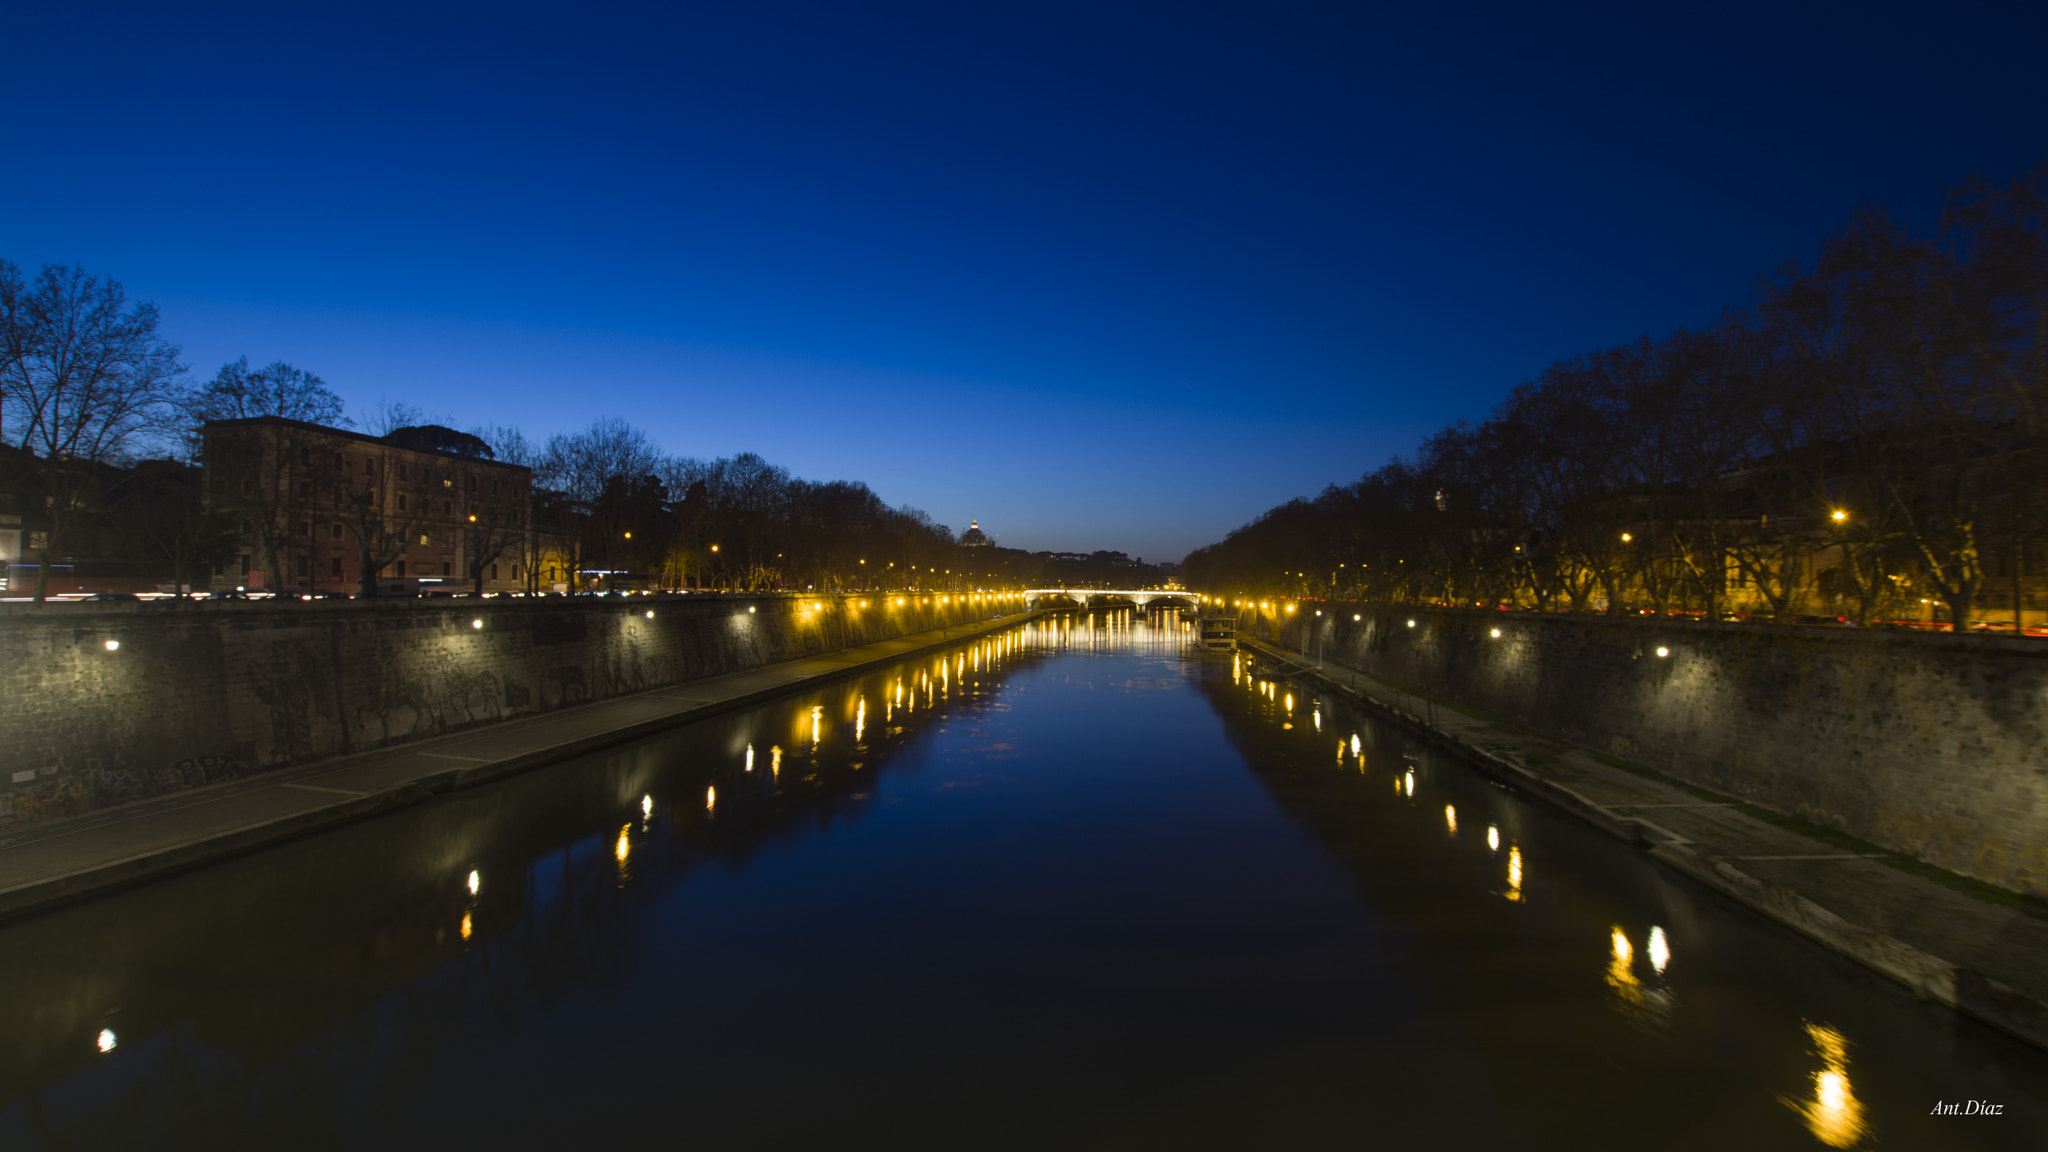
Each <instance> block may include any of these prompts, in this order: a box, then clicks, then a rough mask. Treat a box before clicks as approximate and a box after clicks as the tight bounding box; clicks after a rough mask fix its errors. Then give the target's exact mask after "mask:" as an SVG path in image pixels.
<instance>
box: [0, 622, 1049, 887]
mask: <svg viewBox="0 0 2048 1152" xmlns="http://www.w3.org/2000/svg"><path fill="white" fill-rule="evenodd" d="M1038 615H1039V613H1037V612H1029V611H1027V612H1019V613H1012V614H1010V615H1006V616H1002V617H998V618H996V619H992V620H983V621H977V622H974V623H969V624H956V625H953V626H951V627H949V628H943V629H936V630H933V631H928V632H920V633H916V634H914V635H910V636H905V637H901V638H898V639H893V640H884V641H879V642H876V643H871V644H864V645H860V646H858V647H854V648H846V649H841V650H839V651H835V652H827V653H824V654H822V655H817V656H810V657H806V658H803V659H797V660H785V661H782V662H780V663H775V664H768V665H764V666H762V667H758V668H752V669H748V670H745V671H741V672H733V673H729V674H726V675H722V676H713V677H707V678H703V679H698V680H692V681H688V682H685V683H682V684H676V685H671V686H668V687H664V688H657V689H652V690H649V691H646V692H639V693H634V694H631V695H624V696H614V697H609V698H606V699H602V700H598V701H595V702H593V703H589V704H583V705H578V706H574V707H569V708H562V709H558V710H555V711H550V712H546V713H542V714H539V715H533V716H526V717H521V718H518V719H513V720H507V721H504V722H501V723H497V724H490V725H485V726H482V727H476V728H469V729H465V730H463V731H461V732H458V733H453V734H450V735H446V736H440V737H434V738H430V739H423V740H418V741H414V742H410V743H406V744H402V745H397V746H393V747H385V748H380V749H377V750H374V751H370V752H363V753H358V754H356V755H353V756H342V757H336V758H331V759H325V760H320V761H317V762H315V763H311V764H306V765H303V766H298V767H290V768H279V769H275V770H272V771H268V772H262V773H259V774H257V775H254V776H251V777H248V778H245V779H242V780H235V781H229V782H226V783H221V784H216V785H213V786H210V787H207V788H203V789H195V790H191V791H186V792H179V793H175V794H172V795H169V796H163V797H159V798H156V799H151V800H144V801H140V802H137V803H132V804H126V805H122V806H120V807H118V808H111V809H106V810H102V811H97V812H92V813H88V814H85V815H80V816H75V817H70V818H65V819H57V820H48V821H42V822H38V823H35V824H31V825H27V826H24V827H21V828H19V829H17V830H12V831H10V832H9V833H8V834H6V835H4V836H0V919H5V918H10V917H16V916H22V915H26V914H30V913H34V912H38V911H42V910H45V909H48V908H52V907H56V906H58V905H61V904H67V903H71V902H74V901H78V900H83V899H87V898H89V897H92V896H97V895H101V894H103V893H106V892H110V891H113V890H115V889H119V888H126V887H131V886H134V885H137V884H143V883H147V882H149V881H151V880H155V879H158V878H160V877H163V876H166V875H169V874H171V873H174V872H179V871H183V870H186V869H190V868H195V867H198V866H200V865H203V864H206V863H209V862H212V861H215V860H219V859H222V858H225V857H228V856H234V855H239V854H242V853H245V852H253V851H255V850H257V849H260V848H264V847H266V846H269V845H273V844H278V843H282V842H284V841H287V840H292V839H296V838H298V837H302V836H310V835H313V834H315V833H318V832H322V831H325V830H327V829H330V828H334V827H337V826H339V825H342V824H347V823H350V822H352V821H356V820H362V819H366V818H368V817H371V816H375V815H378V814H379V813H383V812H389V811H392V810H394V809H398V808H403V807H407V806H410V805H413V804H419V803H423V802H425V801H427V800H430V799H432V798H434V797H436V796H439V795H441V794H443V793H446V792H452V791H455V790H457V789H461V788H469V787H474V786H476V785H480V784H486V783H489V782H491V781H494V780H499V779H502V778H504V777H506V776H510V775H513V774H515V773H519V772H524V771H527V770H529V769H533V768H539V767H543V766H545V765H548V764H555V763H559V762H561V761H563V760H567V759H570V758H572V757H575V756H580V755H582V754H584V753H586V752H590V751H593V750H595V749H599V748H604V747H607V746H609V745H614V744H622V743H625V742H627V741H631V740H636V739H639V738H640V737H643V736H648V735H651V734H653V733H656V732H660V731H663V730H665V729H668V728H673V727H677V726H679V725H683V724H687V723H690V722H691V721H694V720H698V719H701V718H703V717H706V716H711V715H715V714H718V713H721V712H730V711H736V710H738V709H741V708H746V707H749V706H752V705H754V704H758V703H760V702H762V701H765V700H769V699H772V698H774V697H777V696H779V695H782V694H784V693H786V692H790V691H793V690H796V689H799V688H803V687H806V686H809V685H813V684H818V683H823V682H827V681H831V680H836V679H841V678H844V677H846V676H850V675H854V674H856V673H859V672H862V671H865V670H867V669H869V668H873V667H876V666H878V665H884V664H889V663H892V662H894V661H897V660H901V659H904V658H906V657H910V656H915V655H917V654H918V653H921V652H925V651H928V650H931V649H935V648H942V647H946V646H949V645H953V644H958V643H960V642H962V641H965V640H969V639H973V638H974V637H977V636H982V635H986V634H988V633H991V632H998V631H1001V630H1003V629H1007V628H1013V627H1016V626H1017V625H1019V624H1022V623H1025V622H1027V621H1029V620H1031V619H1033V618H1035V617H1036V616H1038Z"/></svg>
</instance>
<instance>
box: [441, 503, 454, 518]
mask: <svg viewBox="0 0 2048 1152" xmlns="http://www.w3.org/2000/svg"><path fill="white" fill-rule="evenodd" d="M441 515H443V516H453V515H455V501H453V500H443V501H441Z"/></svg>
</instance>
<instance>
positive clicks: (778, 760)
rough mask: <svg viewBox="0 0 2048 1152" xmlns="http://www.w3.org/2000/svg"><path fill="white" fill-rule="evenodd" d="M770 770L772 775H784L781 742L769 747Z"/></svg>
mask: <svg viewBox="0 0 2048 1152" xmlns="http://www.w3.org/2000/svg"><path fill="white" fill-rule="evenodd" d="M768 772H769V774H770V775H771V776H776V777H780V776H781V775H782V746H781V745H779V744H778V745H775V746H773V747H770V748H769V749H768Z"/></svg>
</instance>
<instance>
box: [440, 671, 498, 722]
mask: <svg viewBox="0 0 2048 1152" xmlns="http://www.w3.org/2000/svg"><path fill="white" fill-rule="evenodd" d="M441 687H442V691H443V692H444V693H445V694H446V697H447V702H448V708H447V711H448V716H449V718H450V719H454V718H455V715H456V713H458V712H460V713H461V722H462V723H465V724H474V723H476V722H477V721H479V720H501V719H503V718H504V716H505V705H504V695H503V693H501V692H500V691H499V689H498V678H497V677H496V676H494V675H492V674H491V673H489V672H486V671H484V670H482V669H480V668H457V669H455V670H454V671H453V672H450V673H449V674H448V675H446V676H444V677H442V679H441Z"/></svg>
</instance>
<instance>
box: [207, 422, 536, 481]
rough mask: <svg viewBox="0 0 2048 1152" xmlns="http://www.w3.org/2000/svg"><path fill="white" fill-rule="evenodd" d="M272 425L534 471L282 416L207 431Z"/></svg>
mask: <svg viewBox="0 0 2048 1152" xmlns="http://www.w3.org/2000/svg"><path fill="white" fill-rule="evenodd" d="M271 424H275V425H282V426H284V427H287V428H299V429H303V430H305V431H308V432H318V433H320V434H321V435H322V436H331V437H333V438H335V439H337V440H355V441H358V442H360V443H363V444H375V445H377V446H378V447H380V448H396V449H398V450H399V451H401V452H412V453H415V454H417V455H420V456H440V457H443V458H445V459H449V460H463V461H467V462H468V463H471V464H480V465H482V466H483V467H486V468H514V469H517V470H519V471H521V472H531V471H533V469H531V468H528V467H527V466H526V465H524V464H507V463H506V462H505V461H503V460H493V459H491V458H490V457H488V456H465V455H463V454H462V453H460V452H448V451H444V450H442V449H439V448H420V447H416V446H415V445H413V444H403V443H393V442H391V441H389V440H386V439H384V438H382V437H379V436H369V435H365V434H364V433H361V432H351V431H349V430H348V429H346V428H329V427H328V426H326V425H325V424H314V423H311V422H309V421H305V420H289V419H286V418H285V417H283V416H244V417H240V418H237V419H234V420H208V421H207V422H206V427H205V429H204V430H205V431H207V432H211V431H213V430H214V429H216V428H239V427H247V426H256V425H271Z"/></svg>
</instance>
